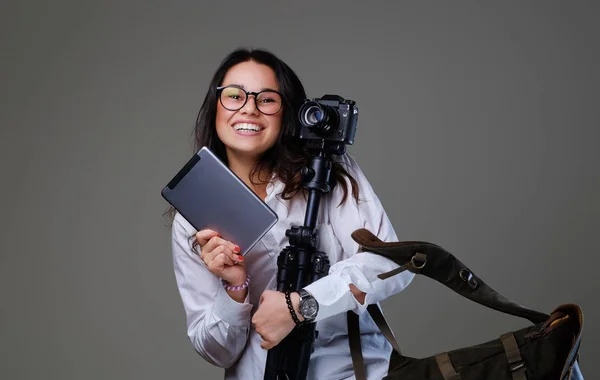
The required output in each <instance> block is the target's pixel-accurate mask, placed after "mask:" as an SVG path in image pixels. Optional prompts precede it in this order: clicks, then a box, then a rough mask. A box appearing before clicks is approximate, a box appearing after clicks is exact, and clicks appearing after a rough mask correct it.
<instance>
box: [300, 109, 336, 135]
mask: <svg viewBox="0 0 600 380" xmlns="http://www.w3.org/2000/svg"><path fill="white" fill-rule="evenodd" d="M299 115H300V122H301V123H302V125H304V126H305V127H307V128H309V129H310V130H311V132H313V133H314V134H316V135H319V136H322V137H325V136H327V135H328V134H329V133H331V131H332V130H333V129H334V128H335V127H336V125H337V119H338V114H337V111H336V110H335V109H331V108H330V107H328V106H325V105H323V104H319V103H317V102H306V103H305V104H304V105H303V106H302V108H301V109H300V112H299Z"/></svg>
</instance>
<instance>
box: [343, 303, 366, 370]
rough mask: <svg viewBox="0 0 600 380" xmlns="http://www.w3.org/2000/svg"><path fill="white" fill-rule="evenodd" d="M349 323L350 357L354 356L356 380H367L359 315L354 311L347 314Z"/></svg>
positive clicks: (353, 365)
mask: <svg viewBox="0 0 600 380" xmlns="http://www.w3.org/2000/svg"><path fill="white" fill-rule="evenodd" d="M346 319H347V321H348V342H349V343H350V356H352V367H353V368H354V375H355V377H356V380H366V379H367V374H366V373H365V361H364V359H363V355H362V346H361V344H360V327H359V322H358V315H357V314H356V313H355V312H353V311H348V312H347V313H346Z"/></svg>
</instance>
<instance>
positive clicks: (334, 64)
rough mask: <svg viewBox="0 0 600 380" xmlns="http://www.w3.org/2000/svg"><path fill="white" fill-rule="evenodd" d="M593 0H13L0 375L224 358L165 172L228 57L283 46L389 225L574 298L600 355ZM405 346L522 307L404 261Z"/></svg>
mask: <svg viewBox="0 0 600 380" xmlns="http://www.w3.org/2000/svg"><path fill="white" fill-rule="evenodd" d="M599 15H600V13H599V6H598V3H597V2H596V3H593V2H591V1H589V2H573V1H569V2H567V1H564V2H560V3H557V2H552V3H551V2H541V1H540V2H538V3H532V2H527V3H524V2H502V3H501V4H500V2H496V3H491V2H487V3H486V5H482V4H478V3H477V2H452V4H450V2H439V3H431V2H416V1H415V2H410V3H409V2H395V3H393V2H386V3H384V2H372V3H369V4H366V3H362V4H360V3H358V2H357V3H352V4H351V3H350V2H326V3H325V2H323V3H316V2H315V3H310V4H309V3H303V4H301V5H298V4H294V5H292V4H289V3H288V2H274V1H273V2H255V1H253V2H244V3H241V2H240V3H231V2H223V3H217V2H212V3H210V4H199V3H198V2H193V1H189V2H187V3H185V2H169V3H168V5H167V3H166V2H164V3H163V4H161V5H156V4H155V3H154V2H153V3H152V4H151V3H150V2H142V1H136V2H132V1H129V2H123V3H121V2H117V1H111V2H75V1H73V2H71V3H68V2H65V1H60V2H41V1H38V2H32V1H29V2H17V1H11V2H8V3H7V2H3V5H2V8H1V11H0V39H1V52H2V53H1V54H2V59H1V61H0V65H1V73H2V85H1V86H0V88H1V89H0V93H1V104H2V113H1V130H0V142H1V147H0V148H1V149H0V168H1V173H2V174H1V178H2V186H1V187H0V191H1V199H2V213H3V215H2V222H1V223H2V226H1V229H0V233H1V243H0V244H1V246H0V254H1V256H0V296H1V302H0V305H1V306H0V307H1V330H0V378H2V379H42V378H43V379H145V380H148V379H189V378H198V379H200V378H202V379H210V378H221V377H222V371H221V370H220V369H218V368H215V367H212V366H211V365H209V364H207V363H205V362H204V361H203V360H202V359H201V358H200V357H199V356H197V355H196V354H195V353H194V351H193V349H192V347H191V345H190V344H189V343H188V340H187V337H186V333H185V320H184V312H183V308H182V305H181V302H180V299H179V294H178V293H177V289H176V287H175V280H174V275H173V272H172V264H171V253H170V240H169V239H170V235H169V229H168V227H166V225H165V223H166V222H165V220H164V219H163V218H162V216H161V214H162V213H163V211H164V210H165V208H166V204H165V202H164V201H163V200H162V198H161V197H160V190H161V188H162V186H164V185H165V184H166V182H167V181H168V180H169V179H170V178H171V176H172V175H173V174H174V172H175V171H176V170H178V169H179V167H180V166H181V165H182V164H183V163H184V162H185V161H186V160H187V159H188V158H189V157H190V156H191V154H192V153H193V151H192V140H191V129H192V126H193V122H194V120H195V117H196V113H197V111H198V108H199V106H200V103H201V101H202V99H203V97H204V95H205V92H206V89H207V85H208V83H209V80H210V78H211V76H212V74H213V72H214V70H215V69H216V67H217V65H218V63H219V62H220V60H221V59H222V58H223V57H224V56H225V54H227V53H228V52H229V51H230V50H232V49H233V48H235V47H238V46H255V47H264V48H268V49H270V50H272V51H273V52H275V53H276V54H278V55H279V56H280V57H281V58H283V59H284V60H285V61H286V62H288V63H289V64H290V65H291V66H292V67H293V68H294V69H295V70H296V71H297V73H298V75H299V76H300V77H301V79H302V80H303V82H304V84H305V86H306V89H307V92H308V94H309V96H311V97H317V96H321V95H323V94H325V93H334V94H340V95H342V96H344V97H347V98H350V99H354V100H356V101H357V103H358V105H359V108H360V123H359V129H358V133H357V138H356V143H355V145H354V146H352V147H351V149H350V151H351V152H352V153H353V154H354V155H355V157H356V159H357V160H358V162H359V164H360V165H361V166H362V168H363V170H364V172H365V173H366V175H367V176H368V178H369V179H370V180H371V182H372V184H373V187H374V188H375V191H376V192H377V193H378V194H379V196H380V198H381V200H382V202H383V204H384V206H385V207H386V209H387V212H388V214H389V216H390V218H391V220H392V222H393V224H394V226H395V227H396V229H397V232H398V235H399V236H400V238H401V239H406V240H409V239H422V240H429V241H432V242H435V243H437V244H440V245H442V246H444V247H445V248H446V249H448V250H449V251H451V252H453V253H455V254H456V255H457V256H458V257H459V258H460V259H461V260H462V261H463V262H465V263H466V264H467V265H469V266H470V267H471V268H472V269H473V270H474V271H475V273H476V274H478V275H479V276H481V277H482V278H484V279H485V280H486V281H487V282H488V283H489V284H490V285H491V286H493V287H494V288H496V289H497V290H499V291H501V292H503V293H504V294H505V295H506V296H507V297H509V298H512V299H514V300H515V301H517V302H519V303H522V304H524V305H526V306H528V307H531V308H535V309H538V310H540V311H544V312H550V311H551V310H552V309H553V308H554V307H556V306H557V305H559V304H561V303H571V302H574V303H578V304H580V305H581V307H582V308H583V310H584V313H585V316H586V325H585V329H584V341H583V346H582V349H581V367H582V370H583V372H584V374H585V375H586V378H589V379H593V378H599V377H600V369H599V368H598V366H595V365H594V362H593V361H594V360H596V359H595V358H597V357H598V354H599V351H598V345H599V344H600V336H599V334H598V324H597V321H598V317H599V316H600V315H599V314H600V310H599V306H598V302H597V301H595V300H597V295H596V294H595V291H596V289H597V288H598V284H599V280H598V277H599V276H598V274H597V273H598V271H597V269H596V264H597V262H598V260H597V256H598V254H599V252H598V251H599V250H598V243H597V236H598V228H599V227H600V222H599V216H600V200H599V199H598V197H599V194H600V176H599V173H598V163H599V162H600V154H599V153H598V149H597V145H598V142H599V137H600V133H599V132H598V120H599V117H598V88H599V85H600V80H599V79H600V78H599V74H598V67H600V59H599V56H598V36H599V35H600V28H599V26H598V16H599ZM384 307H385V310H386V313H387V315H388V316H389V319H390V320H391V322H392V325H393V328H394V329H395V332H396V334H397V336H398V339H399V341H400V344H401V346H402V348H403V350H404V352H405V353H406V354H407V355H411V356H425V355H426V356H429V355H433V354H435V353H437V352H440V351H443V350H448V349H453V348H458V347H461V346H465V345H471V344H476V343H481V342H484V341H487V340H491V339H494V338H496V337H497V336H499V335H500V334H501V333H503V332H505V331H508V330H509V329H517V328H521V327H525V326H527V325H529V322H527V321H525V320H522V319H519V318H516V317H510V316H506V315H503V314H500V313H497V312H494V311H491V310H488V309H484V308H483V307H480V306H479V305H475V304H473V303H470V302H469V301H467V300H464V299H461V298H459V297H458V296H455V295H454V294H453V293H451V292H450V291H449V290H447V289H446V288H444V287H442V286H441V285H439V284H437V283H434V282H432V281H429V280H428V279H426V278H417V279H416V280H415V281H414V282H413V283H412V285H411V286H410V287H409V288H408V289H406V290H405V291H404V292H402V293H400V294H398V295H397V296H395V297H393V298H392V299H389V300H387V301H386V302H385V303H384Z"/></svg>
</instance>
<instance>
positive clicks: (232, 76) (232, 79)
mask: <svg viewBox="0 0 600 380" xmlns="http://www.w3.org/2000/svg"><path fill="white" fill-rule="evenodd" d="M231 84H236V85H238V86H241V87H242V88H244V89H245V90H248V91H261V90H265V89H272V90H278V91H279V85H278V84H277V77H276V76H275V72H274V71H273V69H271V68H270V67H269V66H267V65H263V64H261V63H256V62H254V61H248V62H242V63H238V64H237V65H235V66H233V67H231V68H230V69H229V71H227V73H226V74H225V77H224V78H223V84H222V86H228V85H231Z"/></svg>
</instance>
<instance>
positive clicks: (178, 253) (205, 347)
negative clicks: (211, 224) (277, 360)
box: [172, 214, 252, 368]
mask: <svg viewBox="0 0 600 380" xmlns="http://www.w3.org/2000/svg"><path fill="white" fill-rule="evenodd" d="M195 233H196V231H195V229H194V228H193V227H192V226H191V225H190V224H189V223H188V222H187V221H186V220H185V219H184V218H183V217H182V216H181V215H180V214H177V215H176V216H175V218H174V220H173V227H172V251H173V266H174V271H175V278H176V281H177V288H178V290H179V293H180V295H181V300H182V302H183V306H184V309H185V313H186V321H187V334H188V338H189V339H190V341H191V343H192V345H193V346H194V349H195V350H196V351H197V352H198V353H199V354H200V355H201V356H202V357H203V358H204V359H205V360H207V361H208V362H210V363H212V364H214V365H217V366H219V367H222V368H228V367H230V366H231V365H233V363H235V361H236V360H237V359H238V358H239V356H240V355H241V353H242V351H243V350H244V347H245V346H246V342H247V340H248V334H249V331H250V319H251V315H250V314H251V310H252V305H251V304H249V303H248V298H249V297H246V300H245V301H244V303H238V302H236V301H235V300H233V299H232V298H231V297H229V295H228V294H227V292H226V291H225V289H224V288H223V286H222V285H221V282H220V280H219V278H218V277H217V276H215V275H213V274H212V273H211V272H210V271H209V270H208V268H207V267H206V265H205V264H204V262H203V261H202V260H200V257H199V256H198V254H197V253H196V252H195V251H194V250H193V249H192V242H193V241H194V240H193V239H194V235H195Z"/></svg>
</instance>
